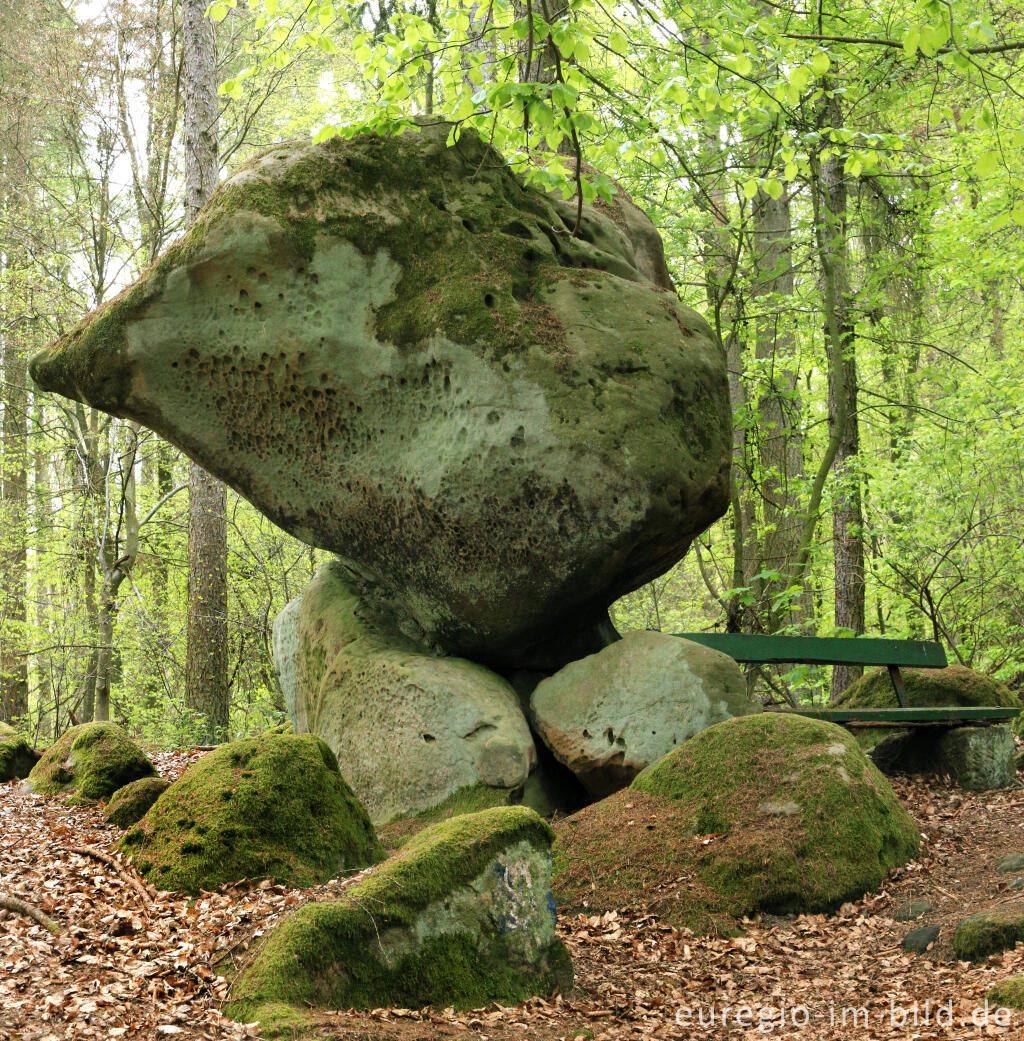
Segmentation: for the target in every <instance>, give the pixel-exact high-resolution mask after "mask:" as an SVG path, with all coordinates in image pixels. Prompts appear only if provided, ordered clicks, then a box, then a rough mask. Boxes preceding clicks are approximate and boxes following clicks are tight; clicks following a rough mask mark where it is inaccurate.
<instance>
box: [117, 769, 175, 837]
mask: <svg viewBox="0 0 1024 1041" xmlns="http://www.w3.org/2000/svg"><path fill="white" fill-rule="evenodd" d="M170 786H171V782H170V781H167V780H165V779H164V778H163V777H143V778H140V779H139V780H138V781H132V783H131V784H126V785H125V786H124V787H123V788H118V789H117V791H116V792H114V794H113V795H112V796H111V797H110V802H108V803H107V805H106V806H105V807H104V809H103V816H104V817H105V818H106V820H107V821H108V822H109V823H110V824H113V825H114V826H115V827H117V828H130V827H131V826H132V825H133V824H137V823H138V822H139V821H140V820H142V818H143V817H145V815H146V813H147V812H148V810H149V808H150V806H152V805H153V803H155V802H156V801H157V799H159V798H160V796H161V795H163V794H164V792H165V791H167V789H168V788H170Z"/></svg>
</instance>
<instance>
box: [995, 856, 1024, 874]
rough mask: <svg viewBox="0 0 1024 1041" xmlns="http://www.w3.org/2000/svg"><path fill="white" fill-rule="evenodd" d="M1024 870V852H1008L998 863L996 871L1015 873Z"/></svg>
mask: <svg viewBox="0 0 1024 1041" xmlns="http://www.w3.org/2000/svg"><path fill="white" fill-rule="evenodd" d="M1022 870H1024V853H1008V854H1007V855H1006V856H1005V857H1003V858H1002V860H1000V861H999V863H998V864H996V871H998V872H999V873H1000V874H1001V875H1009V874H1013V873H1014V872H1016V871H1022Z"/></svg>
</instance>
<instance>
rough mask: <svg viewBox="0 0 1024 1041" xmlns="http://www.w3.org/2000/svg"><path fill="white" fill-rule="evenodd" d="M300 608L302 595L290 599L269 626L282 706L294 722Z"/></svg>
mask: <svg viewBox="0 0 1024 1041" xmlns="http://www.w3.org/2000/svg"><path fill="white" fill-rule="evenodd" d="M301 608H302V597H301V596H297V597H296V598H295V599H294V600H290V601H289V602H288V603H287V604H286V605H285V606H284V608H283V609H282V610H281V611H280V612H279V613H278V615H277V617H276V618H275V619H274V624H273V626H272V628H271V634H270V636H271V639H270V645H271V649H272V651H273V655H274V671H275V673H276V674H277V683H278V686H279V687H280V688H281V694H282V695H283V696H284V707H285V709H286V710H287V712H288V715H289V716H290V717H291V719H292V722H293V724H294V721H295V718H296V701H297V693H298V678H297V676H296V668H297V661H298V650H299V612H300V610H301Z"/></svg>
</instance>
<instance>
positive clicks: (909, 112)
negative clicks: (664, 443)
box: [0, 0, 1024, 745]
mask: <svg viewBox="0 0 1024 1041" xmlns="http://www.w3.org/2000/svg"><path fill="white" fill-rule="evenodd" d="M190 4H192V6H193V8H194V6H195V5H194V3H193V2H192V0H185V2H184V3H181V2H172V0H116V2H111V3H106V4H101V3H97V2H79V3H74V2H69V3H64V2H59V0H0V372H2V384H0V716H2V717H3V718H7V719H14V720H17V721H19V722H20V723H21V725H22V726H23V727H24V728H25V729H26V730H27V731H28V732H29V733H31V734H32V735H33V736H34V737H35V738H36V740H37V741H39V742H40V743H41V742H43V741H44V740H45V739H47V738H48V737H50V736H54V735H55V734H57V733H59V732H60V731H61V730H63V729H64V728H66V727H67V726H68V725H69V723H70V722H71V721H73V720H77V721H79V722H82V721H85V720H88V719H91V718H93V715H94V713H95V711H96V706H97V704H100V705H103V706H104V707H105V706H106V705H107V704H108V703H109V712H110V716H111V718H114V719H117V720H120V721H122V722H124V723H125V724H126V725H127V726H128V727H129V728H130V729H131V730H133V731H134V732H136V733H139V734H141V735H142V736H144V737H145V738H147V739H148V740H150V741H152V742H153V743H155V744H160V745H173V744H181V743H185V742H189V741H196V740H202V739H204V738H206V739H211V738H217V737H224V736H230V735H234V734H239V733H245V732H249V731H252V730H257V729H262V728H263V727H265V726H267V725H268V724H273V723H276V722H278V721H279V720H280V719H282V718H283V705H282V702H281V697H280V694H279V692H278V690H277V686H276V682H275V679H274V675H273V666H272V662H271V655H270V626H271V624H272V622H273V618H274V616H275V614H276V613H277V612H278V611H279V610H280V609H281V608H282V607H283V606H284V604H285V603H286V602H287V601H288V600H289V599H290V598H292V597H294V596H296V595H297V594H298V593H299V592H300V591H301V590H302V589H303V587H304V585H305V584H306V582H307V581H308V580H309V578H310V577H311V576H312V574H313V572H314V570H315V569H316V567H317V566H318V564H319V563H320V561H321V560H322V559H323V557H324V555H323V554H322V553H320V552H319V551H315V550H313V549H311V548H310V547H307V546H304V545H302V544H300V543H298V542H296V541H295V540H294V539H292V538H290V537H289V536H287V535H285V534H284V533H283V532H281V531H280V530H278V529H277V528H275V527H274V526H273V525H272V524H271V523H270V522H269V521H267V520H265V519H264V518H262V517H261V516H260V515H259V514H258V513H257V512H256V511H255V510H254V509H253V508H252V507H251V506H249V505H248V503H246V502H245V501H244V500H242V499H240V498H239V497H238V496H237V495H235V494H234V493H232V492H230V491H229V492H228V493H227V497H226V513H225V523H226V552H227V558H226V560H227V573H226V579H227V599H226V607H221V608H216V609H212V610H211V612H210V617H209V624H210V626H211V631H212V632H215V633H219V632H222V631H224V630H223V629H222V628H218V627H222V626H224V625H225V624H226V637H224V638H220V637H218V638H217V639H218V641H219V645H220V646H222V649H223V651H225V652H226V653H225V655H224V660H223V662H222V663H220V665H219V667H220V668H221V670H222V674H223V675H222V685H223V693H224V696H225V699H226V701H227V709H228V712H227V713H226V714H224V715H223V716H222V717H220V716H216V713H213V714H211V713H210V712H209V711H207V709H208V705H207V703H206V702H204V700H203V696H202V692H198V693H197V692H196V690H195V689H194V682H193V681H192V679H191V677H190V674H189V670H188V668H187V661H186V659H187V651H186V621H187V615H188V602H189V596H188V560H189V555H190V546H189V539H188V509H187V503H188V498H189V491H190V483H191V481H190V474H189V465H188V461H187V460H186V459H184V457H182V456H181V455H180V454H179V453H178V452H177V451H176V450H175V449H173V448H172V447H171V446H169V445H167V444H166V443H164V442H162V441H161V440H160V439H159V438H158V437H156V436H155V435H154V434H152V433H151V432H149V431H147V430H145V429H143V428H141V427H139V426H138V425H137V424H134V423H130V422H127V421H121V420H117V419H112V418H111V417H109V416H107V415H105V414H103V413H99V412H97V411H95V410H92V409H90V408H87V407H85V406H81V405H77V404H75V403H72V402H69V401H66V400H64V399H60V398H56V397H53V396H51V395H46V394H42V393H40V392H37V391H36V390H35V389H34V388H33V386H32V384H31V381H30V380H29V378H28V373H27V361H28V358H29V357H30V356H31V354H32V353H34V352H35V351H36V350H38V349H39V348H40V347H42V346H43V345H45V344H46V343H47V342H49V341H50V340H52V339H53V338H55V337H56V336H58V335H60V334H61V333H62V332H65V331H66V330H68V329H69V328H70V327H71V326H72V325H73V324H74V323H75V321H77V319H78V318H79V317H81V316H82V315H83V314H84V313H85V312H87V311H89V310H90V309H92V308H93V307H95V306H96V305H97V304H99V303H100V302H102V301H103V300H105V299H107V298H108V297H110V296H111V295H113V294H115V293H116V292H118V291H119V289H121V288H123V287H124V286H125V285H126V284H128V283H129V282H130V281H131V280H133V279H134V278H135V277H136V276H137V275H138V274H139V273H140V272H141V271H142V270H144V269H145V267H146V266H147V265H148V264H149V263H150V262H151V261H152V260H153V258H154V257H156V256H157V255H158V254H159V253H160V252H161V251H162V250H163V249H164V248H166V246H167V245H168V244H169V243H170V242H172V241H173V240H174V239H175V237H177V236H178V235H179V234H180V233H181V231H182V229H183V227H184V222H185V219H186V216H185V215H186V205H185V201H186V200H185V172H186V171H185V165H186V162H185V149H184V146H183V138H182V133H183V128H182V123H183V112H184V108H185V100H186V98H185V94H186V92H187V89H188V79H189V72H190V69H189V67H188V63H187V62H186V61H185V60H184V57H183V36H184V33H183V10H187V9H188V7H189V5H190ZM202 6H205V5H202ZM201 10H202V7H201V8H200V11H201ZM207 15H208V17H209V20H210V22H212V23H214V24H215V26H216V55H217V58H216V61H217V67H216V70H215V74H216V82H217V83H219V85H220V86H219V108H220V113H219V122H218V126H217V139H218V141H219V163H220V165H221V168H222V170H223V171H227V172H230V170H231V169H233V168H234V167H236V166H237V165H238V164H239V163H241V162H243V161H244V160H245V159H246V158H247V157H248V156H251V155H252V154H254V153H255V152H257V151H259V150H261V149H263V148H266V147H268V146H269V145H270V144H272V143H273V142H275V141H278V140H281V139H283V138H290V137H298V136H303V135H318V136H320V137H325V136H329V135H331V134H339V133H340V134H347V133H351V132H353V128H354V127H357V126H360V125H361V126H369V127H371V128H375V129H381V130H389V129H394V128H395V127H396V126H398V125H400V123H401V120H402V119H403V118H404V117H407V116H409V115H411V114H424V113H436V114H438V115H444V116H446V117H450V118H454V119H455V120H456V121H457V129H456V131H455V132H458V128H461V127H463V126H471V127H474V128H476V129H477V130H478V131H480V132H481V133H483V134H484V135H485V136H487V137H489V138H491V139H493V140H494V142H495V144H496V145H497V146H498V147H499V148H500V149H501V150H502V151H503V152H504V153H505V154H506V155H508V156H510V158H511V159H512V160H513V161H514V162H516V163H517V164H518V165H520V166H521V168H522V169H523V171H524V175H526V176H528V177H530V178H531V179H532V180H534V181H538V182H540V183H543V184H545V185H547V186H551V187H558V186H561V187H562V188H563V190H566V191H567V192H569V193H572V192H573V191H576V190H577V188H579V189H580V190H581V191H582V192H583V194H584V197H586V198H588V199H589V198H591V197H592V196H593V195H594V194H595V193H598V194H607V192H608V191H609V190H610V184H609V182H608V180H607V178H606V177H602V176H600V175H588V176H586V177H581V179H580V182H579V183H578V184H577V183H575V182H576V179H577V175H576V163H575V162H574V159H575V157H576V156H582V158H583V159H584V160H585V162H587V163H589V164H591V165H592V166H594V167H596V168H598V169H599V170H601V171H603V173H604V174H605V175H608V176H609V177H612V178H615V179H616V180H617V181H618V182H619V183H620V184H621V185H622V186H623V187H624V188H625V189H626V190H627V191H628V192H629V193H630V194H631V195H632V196H633V197H634V198H635V199H636V201H637V202H638V203H639V204H640V205H642V206H644V207H645V208H646V209H647V210H648V212H649V213H650V214H651V216H652V218H653V219H654V221H655V223H656V224H657V225H658V227H659V229H660V230H661V232H662V234H663V236H664V238H665V242H666V247H667V253H668V257H669V261H670V266H671V268H672V271H673V275H674V277H675V278H676V282H677V285H678V287H679V291H680V294H681V295H682V296H683V298H684V299H685V300H686V301H687V302H688V303H690V304H691V305H693V306H694V307H696V308H697V309H698V310H700V311H701V312H702V313H703V314H705V315H706V316H707V317H708V319H709V321H711V323H712V325H713V326H714V327H715V328H716V330H717V332H718V333H719V335H720V336H721V338H722V341H723V343H724V345H725V347H726V350H727V352H728V357H729V362H730V365H729V368H730V390H731V397H732V405H733V410H734V417H735V431H736V432H735V445H734V468H733V486H732V509H731V510H730V513H729V514H728V515H727V516H726V517H725V518H724V519H723V520H722V521H720V522H719V523H717V524H716V525H715V526H714V527H713V528H711V529H710V530H709V531H708V532H706V533H705V534H704V535H703V536H701V537H700V538H699V539H698V540H697V542H696V543H695V544H694V546H693V548H692V549H691V551H690V552H689V554H688V555H687V556H686V558H685V559H684V560H683V561H682V562H681V563H680V564H679V565H678V566H677V567H676V568H674V569H673V570H672V571H671V572H670V573H669V574H667V575H665V576H663V577H662V578H660V579H658V580H657V581H656V582H654V583H651V584H650V585H647V586H645V587H643V588H641V589H639V590H638V591H636V592H635V593H633V594H631V595H629V596H627V597H626V598H625V599H624V600H622V601H620V602H619V603H618V604H617V605H616V606H615V608H614V615H613V616H614V618H615V620H616V622H617V623H618V625H619V626H620V628H622V629H628V628H655V629H662V630H664V631H668V632H678V631H687V630H698V629H714V628H719V629H720V628H728V629H730V630H732V631H744V632H790V633H806V634H818V635H839V634H849V635H854V634H862V633H864V634H869V635H884V636H893V637H916V638H926V639H937V640H940V641H941V642H942V643H943V644H944V645H945V647H946V649H947V653H948V654H949V657H950V660H951V661H959V662H962V663H964V664H967V665H970V666H972V667H974V668H976V669H981V670H984V671H987V672H991V673H994V674H995V675H997V676H998V677H999V678H1001V679H1003V680H1005V681H1007V682H1008V683H1010V684H1011V685H1012V686H1014V687H1017V688H1020V687H1021V686H1024V593H1022V588H1024V587H1022V583H1021V580H1020V576H1021V574H1022V572H1024V541H1022V532H1024V516H1022V514H1024V468H1022V452H1021V441H1020V437H1019V436H1018V431H1019V429H1020V426H1021V423H1022V418H1024V365H1022V352H1024V338H1022V337H1021V335H1020V332H1019V322H1020V317H1021V277H1022V272H1024V232H1022V228H1024V93H1022V91H1024V79H1022V77H1021V75H1020V71H1021V68H1022V63H1024V6H1022V5H1021V4H1020V3H1019V2H1017V0H1009V2H1000V0H948V2H944V0H927V2H918V3H914V2H904V0H885V2H881V3H880V2H871V0H867V2H853V3H850V2H846V0H844V2H842V3H839V2H837V0H818V3H817V5H815V4H814V3H813V2H809V3H807V4H804V3H802V2H801V0H783V2H781V3H774V2H770V0H755V2H738V0H728V2H725V3H722V2H717V0H716V2H710V0H694V2H692V3H680V2H677V0H657V2H656V0H631V2H628V3H622V4H603V3H599V2H591V0H570V2H569V3H567V4H563V3H561V2H560V0H533V2H527V3H522V2H521V0H514V2H511V3H509V2H497V0H496V2H493V3H482V2H481V3H472V4H468V3H459V2H452V3H448V2H446V0H409V2H404V3H403V2H399V0H374V2H372V3H365V4H358V3H344V2H341V0H339V2H335V3H332V2H325V3H304V2H302V0H298V2H296V0H260V2H256V0H254V2H253V3H251V4H248V5H247V4H245V3H243V2H242V0H238V2H237V3H234V4H233V3H229V2H215V3H213V4H211V5H210V6H209V8H208V11H207ZM193 552H194V551H193ZM199 559H200V562H201V560H202V558H201V557H200V558H199ZM194 603H195V598H193V604H194ZM214 615H216V617H214ZM831 671H832V670H826V669H821V668H812V667H799V668H797V669H795V670H792V671H780V672H771V673H766V672H763V673H760V674H758V675H756V676H752V677H751V683H752V684H753V683H754V682H756V683H758V684H759V689H760V690H761V692H762V694H763V695H764V696H765V697H766V698H768V699H771V700H783V699H785V700H792V699H797V698H799V699H803V700H819V699H827V698H828V697H829V696H830V692H831V691H832V690H841V689H843V688H844V687H845V685H846V684H847V683H848V682H849V680H850V679H851V678H852V677H851V675H850V672H849V670H838V669H837V670H836V675H834V676H833V675H831ZM214 717H216V718H217V719H220V722H216V719H215V718H214ZM215 723H216V725H214V724H215Z"/></svg>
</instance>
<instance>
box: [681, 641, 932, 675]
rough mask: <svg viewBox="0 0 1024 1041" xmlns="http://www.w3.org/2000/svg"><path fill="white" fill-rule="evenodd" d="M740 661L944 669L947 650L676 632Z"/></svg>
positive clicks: (926, 644) (921, 644)
mask: <svg viewBox="0 0 1024 1041" xmlns="http://www.w3.org/2000/svg"><path fill="white" fill-rule="evenodd" d="M673 635H675V636H679V637H681V638H682V639H684V640H692V641H693V642H694V643H700V644H703V645H704V646H705V647H710V648H711V649H712V650H715V651H722V653H723V654H728V655H729V657H730V658H734V659H735V660H736V661H741V662H763V663H765V664H780V663H784V662H803V663H804V664H806V665H905V666H911V667H913V666H917V667H918V668H927V669H944V668H945V667H946V664H947V663H946V652H945V651H944V650H943V649H942V646H941V644H938V643H932V642H931V641H930V640H884V639H877V638H871V639H866V638H860V637H857V638H855V639H844V638H842V637H824V636H751V635H748V634H746V633H674V634H673Z"/></svg>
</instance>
